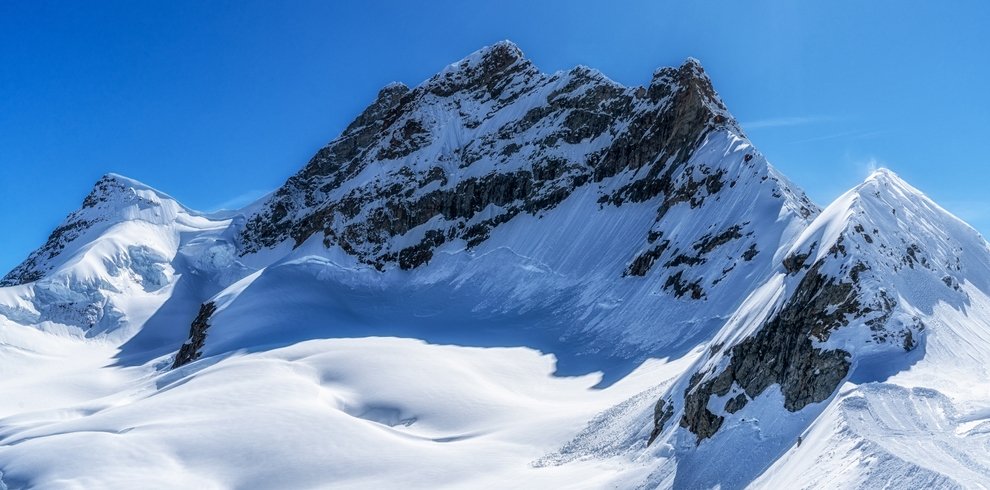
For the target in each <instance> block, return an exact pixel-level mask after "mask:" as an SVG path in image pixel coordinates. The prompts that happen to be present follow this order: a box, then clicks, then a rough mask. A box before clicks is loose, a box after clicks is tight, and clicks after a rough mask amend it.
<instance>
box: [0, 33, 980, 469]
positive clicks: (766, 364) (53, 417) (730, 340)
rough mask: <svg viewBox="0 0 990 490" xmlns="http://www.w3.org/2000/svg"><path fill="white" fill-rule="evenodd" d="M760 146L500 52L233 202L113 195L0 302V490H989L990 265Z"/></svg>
mask: <svg viewBox="0 0 990 490" xmlns="http://www.w3.org/2000/svg"><path fill="white" fill-rule="evenodd" d="M744 129H745V128H743V127H741V126H740V124H739V123H738V122H737V121H736V120H735V119H734V118H733V116H732V115H731V113H730V112H729V110H728V109H727V107H726V106H725V104H724V103H723V102H722V100H721V99H720V98H719V95H718V93H717V92H716V90H715V88H714V86H713V83H712V80H711V79H710V78H709V76H708V75H707V74H706V73H705V70H704V69H703V68H702V66H701V64H700V63H699V62H698V61H697V60H695V59H687V60H686V61H684V62H683V63H682V64H680V66H676V67H665V68H660V69H658V70H656V71H655V72H654V73H653V76H652V79H651V81H650V83H649V84H648V85H647V86H636V87H627V86H624V85H621V84H619V83H616V82H614V81H612V80H610V79H609V78H608V77H606V76H605V75H604V74H602V73H600V72H598V71H596V70H594V69H591V68H587V67H583V66H578V67H575V68H573V69H570V70H567V71H560V72H556V73H544V72H542V71H540V69H539V68H538V67H537V66H535V65H534V63H533V62H532V61H530V60H529V59H527V58H526V57H525V55H524V53H523V51H522V50H521V49H520V48H519V47H517V46H516V45H514V44H513V43H511V42H508V41H503V42H500V43H496V44H494V45H492V46H488V47H485V48H482V49H480V50H478V51H476V52H474V53H472V54H470V55H469V56H467V57H466V58H464V59H462V60H460V61H458V62H456V63H453V64H451V65H449V66H447V67H445V68H443V69H442V70H440V71H439V72H438V73H437V74H436V75H434V76H432V77H430V78H429V79H427V80H426V81H424V82H422V83H421V84H419V85H418V86H416V87H408V86H406V85H404V84H401V83H393V84H390V85H388V86H386V87H384V88H382V89H381V90H380V91H379V92H378V96H377V97H376V98H375V100H374V101H371V102H370V104H369V105H368V106H367V108H366V109H364V111H363V112H361V114H359V115H357V117H356V118H355V119H354V120H353V122H351V123H350V124H349V125H348V126H347V127H346V129H344V130H343V132H342V133H341V134H340V135H339V136H337V137H336V138H334V139H333V140H331V141H330V142H329V143H328V144H327V145H326V146H324V147H323V148H320V149H319V150H318V151H317V152H316V154H315V155H314V156H313V157H312V158H311V159H310V160H309V162H308V163H306V164H305V165H304V166H303V167H302V169H301V170H299V171H298V172H296V173H295V174H293V175H292V176H291V177H289V178H288V180H287V181H286V182H285V183H284V184H283V185H282V186H281V187H279V188H278V189H276V190H274V192H272V193H271V194H269V195H268V196H266V197H264V198H262V199H261V200H259V201H258V202H255V203H253V204H251V205H248V206H246V207H245V208H243V209H240V210H236V211H232V212H231V211H224V212H218V213H203V212H199V211H195V210H192V209H190V208H187V207H185V206H183V205H181V204H180V203H178V202H177V201H176V200H175V199H173V198H172V197H170V196H169V195H167V194H165V193H162V192H160V191H157V190H155V189H153V188H151V187H148V186H146V185H144V184H141V183H139V182H136V181H134V180H131V179H128V178H126V177H123V176H119V175H116V174H107V175H106V176H104V177H103V178H101V179H100V180H99V181H98V182H97V183H96V185H95V187H94V188H93V190H92V191H91V192H90V194H89V195H88V196H87V197H86V198H85V200H84V201H83V203H82V206H81V207H80V209H79V210H77V211H75V212H73V213H71V214H70V215H69V216H68V217H67V218H66V219H65V221H64V222H63V223H62V224H61V225H60V226H58V227H57V228H56V229H55V230H54V231H53V232H52V233H51V235H50V237H49V238H48V240H47V241H46V242H45V244H44V245H43V246H42V247H41V248H39V249H38V250H37V251H35V252H34V253H32V254H31V255H30V256H29V257H28V258H27V259H26V260H25V261H24V262H23V263H22V264H21V265H19V266H18V267H16V268H15V269H14V270H12V271H11V272H9V273H8V274H6V275H5V276H4V277H3V279H2V282H0V371H2V372H4V373H9V374H6V375H5V376H4V378H5V379H4V380H0V391H2V392H4V393H6V396H5V397H4V398H7V399H8V400H21V401H20V402H18V403H14V402H2V401H0V489H7V488H9V489H14V488H66V487H65V485H64V484H63V483H64V482H66V481H78V482H86V483H85V485H86V486H87V487H89V488H133V487H134V486H141V487H147V486H148V485H151V484H156V485H163V486H168V487H171V488H185V487H190V486H194V485H196V486H205V487H207V488H213V487H217V488H227V487H231V488H233V487H236V488H264V487H271V486H273V485H274V486H279V485H278V483H279V482H284V481H291V482H293V483H292V486H298V487H300V488H318V487H328V486H332V487H337V486H341V487H356V488H371V487H381V486H383V485H384V486H393V487H394V486H404V487H408V486H411V487H418V488H426V487H436V486H445V487H464V488H477V487H494V486H505V485H506V484H509V485H511V486H524V487H529V486H540V485H542V486H553V487H569V488H570V487H573V488H656V487H660V488H744V487H756V488H787V487H802V488H806V487H831V486H842V487H851V488H875V487H884V486H899V487H911V488H915V487H918V488H921V487H929V486H939V487H946V488H950V487H951V488H956V487H971V488H981V486H983V485H985V483H986V482H987V481H990V457H988V456H987V451H986V448H987V445H988V444H990V418H988V414H990V401H988V400H990V383H988V382H987V379H990V372H988V367H987V365H986V362H985V360H986V359H988V358H990V246H988V244H987V242H986V241H985V240H984V239H983V237H981V236H980V235H979V234H978V233H977V232H976V231H974V230H973V229H972V228H971V227H969V226H968V225H966V224H965V223H963V222H962V221H960V220H959V219H958V218H956V217H954V216H952V215H951V214H950V213H948V212H947V211H945V210H944V209H942V208H941V207H939V206H938V205H937V204H936V203H934V202H932V201H931V200H930V199H929V198H928V197H926V196H925V195H924V194H923V193H922V192H921V191H919V190H918V189H916V188H914V187H912V186H911V185H910V184H908V183H906V182H904V181H903V180H901V179H900V178H899V177H898V176H897V175H895V174H894V173H892V172H890V171H888V170H878V171H876V172H874V173H873V174H872V175H870V176H869V177H868V178H867V179H866V180H865V181H864V182H863V183H862V184H860V185H859V186H857V187H855V188H854V189H852V190H850V191H849V192H847V193H846V194H844V195H842V196H841V197H839V198H838V199H837V200H836V201H835V202H833V203H831V204H829V205H828V206H826V207H825V208H819V207H818V206H817V205H815V204H814V203H812V202H811V201H810V200H809V199H808V198H807V197H806V196H805V194H804V193H803V191H801V189H800V188H798V187H797V186H796V185H794V184H793V183H791V182H790V181H789V180H787V179H786V178H785V177H783V176H782V175H781V174H780V173H779V172H777V170H775V169H774V168H773V167H772V166H771V165H770V163H769V162H768V161H767V159H766V157H765V156H764V155H763V154H762V153H761V152H760V151H759V150H757V149H756V148H755V147H754V146H753V144H752V143H751V142H750V141H749V139H748V138H747V137H746V135H745V134H744V132H743V131H744ZM290 172H291V169H287V172H286V173H287V174H288V173H290ZM39 392H44V393H47V395H45V396H38V395H37V393H39ZM287 448H291V449H288V450H287ZM202 461H209V465H206V466H204V465H203V464H201V462H202ZM70 462H71V463H70ZM245 462H250V463H249V464H246V463H245ZM135 467H140V468H142V471H141V472H134V471H132V469H133V468H135ZM232 475H236V478H235V479H236V480H237V481H238V482H239V483H236V484H230V483H229V482H230V481H231V480H230V478H232V477H233V476H232ZM225 482H226V483H225Z"/></svg>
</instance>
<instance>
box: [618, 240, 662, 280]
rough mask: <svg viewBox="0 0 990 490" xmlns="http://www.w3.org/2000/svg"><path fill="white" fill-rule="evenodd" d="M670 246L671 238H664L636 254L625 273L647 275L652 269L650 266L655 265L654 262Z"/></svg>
mask: <svg viewBox="0 0 990 490" xmlns="http://www.w3.org/2000/svg"><path fill="white" fill-rule="evenodd" d="M668 246H670V240H664V241H662V242H660V243H659V244H658V245H655V246H653V247H651V248H650V249H649V250H647V251H645V252H643V253H641V254H639V255H638V256H636V258H635V259H633V261H632V263H631V264H629V267H627V268H626V272H625V275H630V276H645V275H646V273H647V272H649V271H650V268H651V267H653V263H654V262H656V261H657V259H658V258H660V256H661V255H663V252H664V251H665V250H666V249H667V247H668Z"/></svg>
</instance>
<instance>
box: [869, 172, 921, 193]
mask: <svg viewBox="0 0 990 490" xmlns="http://www.w3.org/2000/svg"><path fill="white" fill-rule="evenodd" d="M856 190H857V191H859V192H860V193H863V191H869V192H873V193H877V192H881V191H886V192H892V191H893V192H894V193H896V194H900V195H906V196H912V195H920V196H923V195H924V193H922V192H921V191H920V190H918V189H916V188H915V187H914V186H912V185H911V184H908V183H907V181H905V180H904V179H902V178H901V177H900V176H899V175H897V174H896V173H894V171H893V170H890V169H889V168H878V169H876V170H874V171H873V172H872V173H871V174H870V175H869V177H867V178H866V180H864V181H863V183H862V184H860V185H859V186H857V187H856Z"/></svg>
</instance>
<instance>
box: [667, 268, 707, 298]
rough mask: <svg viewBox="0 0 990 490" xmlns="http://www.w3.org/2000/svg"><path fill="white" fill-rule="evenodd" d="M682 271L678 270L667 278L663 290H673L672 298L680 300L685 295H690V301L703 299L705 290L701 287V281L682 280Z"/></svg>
mask: <svg viewBox="0 0 990 490" xmlns="http://www.w3.org/2000/svg"><path fill="white" fill-rule="evenodd" d="M683 275H684V271H683V270H679V271H677V272H675V273H673V274H671V275H670V276H667V281H666V282H664V284H663V288H664V289H665V290H670V289H673V290H674V296H676V297H678V298H680V297H682V296H684V295H685V294H687V293H691V299H701V298H704V297H705V290H704V289H702V287H701V280H700V279H695V280H694V281H688V280H686V279H683V278H682V276H683Z"/></svg>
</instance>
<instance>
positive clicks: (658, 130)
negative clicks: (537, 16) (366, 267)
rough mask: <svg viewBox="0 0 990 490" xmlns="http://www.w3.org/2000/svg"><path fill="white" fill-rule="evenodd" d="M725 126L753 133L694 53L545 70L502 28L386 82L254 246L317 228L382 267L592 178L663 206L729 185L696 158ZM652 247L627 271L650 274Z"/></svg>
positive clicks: (265, 216)
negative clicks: (651, 62) (665, 63)
mask: <svg viewBox="0 0 990 490" xmlns="http://www.w3.org/2000/svg"><path fill="white" fill-rule="evenodd" d="M716 131H724V132H731V133H733V134H736V135H741V132H740V131H739V129H738V127H737V126H736V124H735V122H734V121H733V120H732V119H731V117H730V115H729V114H728V112H727V111H726V109H725V107H724V105H723V104H722V102H721V101H720V100H719V99H718V97H717V95H716V93H715V91H714V89H713V88H712V85H711V82H710V80H709V79H708V77H707V76H706V75H705V74H704V70H703V69H702V68H701V66H700V65H699V64H698V63H697V61H695V60H688V61H687V62H685V63H684V64H683V65H682V66H681V67H679V68H664V69H661V70H658V71H657V72H656V73H655V75H654V77H653V81H652V82H651V83H650V85H649V86H648V87H632V88H627V87H623V86H621V85H619V84H617V83H615V82H612V81H611V80H608V79H607V78H605V77H604V76H603V75H601V74H600V73H598V72H595V71H593V70H590V69H588V68H584V67H578V68H575V69H573V70H570V71H568V72H566V73H556V74H553V75H546V74H543V73H540V72H539V71H538V70H537V69H536V68H535V67H534V66H533V64H532V63H531V62H530V61H529V60H527V59H525V58H524V57H523V55H522V52H521V51H520V50H519V48H517V47H516V46H515V45H513V44H511V43H508V42H503V43H499V44H496V45H494V46H491V47H488V48H485V49H482V50H480V51H478V52H476V53H474V54H472V55H471V56H469V57H468V58H466V59H464V60H462V61H460V62H458V63H455V64H453V65H450V66H449V67H447V68H446V69H445V70H443V71H442V72H440V73H439V74H437V75H436V76H434V77H432V78H431V79H429V80H427V81H426V82H424V83H423V84H422V85H420V86H419V87H416V88H415V89H411V90H410V89H408V88H406V87H405V86H402V85H399V84H395V85H390V86H388V87H386V88H384V89H382V91H381V92H380V93H379V96H378V98H377V100H375V102H373V103H372V104H371V105H370V106H369V107H368V108H367V109H366V110H365V111H364V112H363V113H362V114H361V115H360V116H359V117H358V118H357V119H355V121H354V122H353V123H351V124H350V126H348V128H347V129H346V130H345V131H344V133H343V134H342V135H341V136H340V137H338V138H337V139H335V140H334V141H332V142H331V143H330V144H329V145H327V146H326V147H325V148H323V149H321V150H320V151H319V152H318V153H317V154H316V155H315V156H314V157H313V159H312V160H311V161H310V162H309V163H308V164H307V165H306V167H305V168H304V169H303V170H301V171H300V172H299V173H298V174H296V175H294V176H293V177H292V178H290V179H289V180H288V182H286V184H285V185H284V186H283V187H281V188H280V189H279V190H278V191H277V192H276V193H275V195H274V196H273V197H272V198H271V200H270V201H269V202H267V203H266V204H265V206H264V209H263V210H262V211H261V212H260V213H258V214H256V215H255V216H253V217H251V218H250V219H249V220H248V223H247V226H246V228H245V230H244V233H243V234H242V244H243V249H242V250H243V252H244V253H251V252H255V251H258V250H260V249H263V248H265V247H272V246H275V245H277V244H279V243H282V242H284V241H287V240H288V241H292V242H293V243H294V244H295V245H300V244H302V243H303V242H305V241H306V240H309V239H310V238H312V237H314V236H315V237H317V238H318V239H320V240H322V241H323V242H324V244H325V245H326V246H338V247H340V248H342V249H343V250H345V251H347V252H348V253H350V254H353V255H355V256H356V257H358V258H359V259H360V260H361V261H362V262H364V263H366V264H370V265H373V266H374V267H376V268H378V269H379V270H383V269H385V268H386V267H389V266H391V265H398V266H399V267H401V268H403V269H412V268H415V267H418V266H421V265H423V264H424V263H427V262H429V260H430V258H431V257H432V255H433V253H434V250H435V249H436V248H437V247H438V246H440V245H442V244H443V243H445V242H448V241H458V240H459V241H463V242H464V243H465V244H466V246H467V247H469V248H471V247H475V246H477V245H478V244H480V243H482V242H484V241H485V240H486V239H488V237H489V235H490V234H491V232H492V230H493V229H494V228H496V227H498V226H499V225H501V224H503V223H505V222H507V221H509V220H511V219H512V218H513V217H515V216H517V215H519V214H529V215H534V216H538V215H540V214H542V213H545V212H547V211H548V210H551V209H553V208H554V207H555V206H557V205H558V204H559V203H561V202H562V201H564V200H565V199H567V198H568V197H569V196H571V195H572V194H573V193H574V192H575V190H577V189H579V188H582V187H589V186H594V187H597V188H599V189H601V190H600V192H599V202H600V203H601V205H602V206H621V205H622V204H623V203H627V202H632V203H640V202H645V201H650V200H652V199H654V198H657V197H660V198H662V199H661V201H660V206H659V208H658V209H657V221H660V220H662V219H663V217H664V215H665V214H666V211H667V210H668V209H669V208H670V207H672V206H674V205H677V204H679V203H690V205H691V206H692V207H694V206H697V205H700V204H701V203H702V202H703V201H704V199H706V198H707V197H709V196H712V195H715V194H717V193H718V192H719V191H720V190H722V189H723V188H725V187H728V185H729V184H730V177H729V176H728V175H727V173H728V171H727V169H724V168H719V165H718V164H719V162H718V161H711V160H709V161H706V162H704V163H705V165H690V164H689V162H690V160H691V157H692V156H693V155H694V154H695V152H696V151H697V149H698V148H699V146H701V145H702V143H703V142H704V141H705V139H706V137H708V136H710V135H711V134H712V133H713V132H716ZM750 158H752V155H751V156H750ZM620 176H621V178H620ZM733 184H734V183H733ZM786 198H787V199H794V200H795V201H799V203H798V204H797V206H798V207H801V206H803V207H804V209H802V211H801V212H802V213H803V216H805V217H808V216H810V215H811V214H813V213H814V212H815V211H816V210H815V208H814V206H813V205H811V204H810V203H808V202H806V201H803V196H801V195H800V194H794V195H789V196H787V197H786ZM720 231H721V230H720ZM397 237H402V238H401V239H397ZM657 252H658V251H654V252H652V253H653V254H654V255H655V254H657ZM644 260H645V261H648V259H641V260H640V261H639V262H638V263H637V264H636V265H635V266H634V267H633V268H632V269H631V270H630V272H631V273H633V274H636V275H642V274H644V273H645V271H646V270H647V269H649V266H648V265H646V264H645V263H644ZM654 260H655V259H654Z"/></svg>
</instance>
